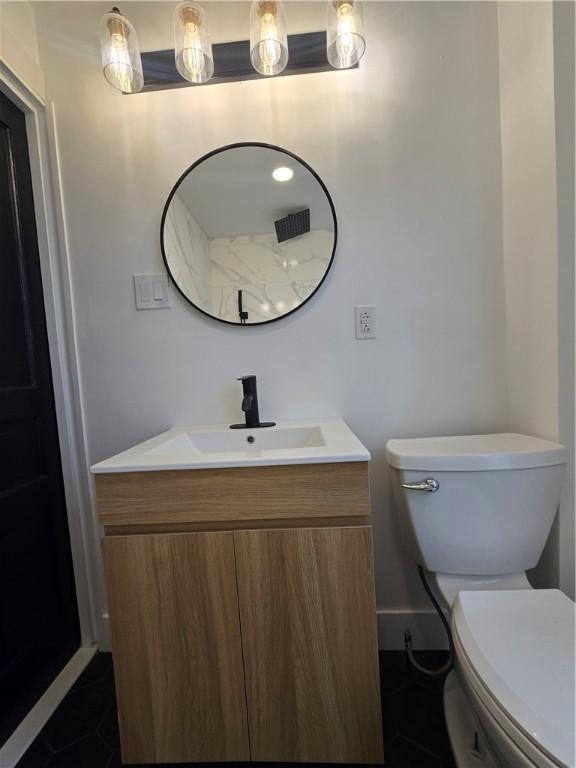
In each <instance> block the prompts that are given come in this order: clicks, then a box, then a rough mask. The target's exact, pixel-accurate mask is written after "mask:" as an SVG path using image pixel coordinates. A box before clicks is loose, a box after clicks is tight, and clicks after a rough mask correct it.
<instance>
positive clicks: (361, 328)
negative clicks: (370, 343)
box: [354, 307, 376, 339]
mask: <svg viewBox="0 0 576 768" xmlns="http://www.w3.org/2000/svg"><path fill="white" fill-rule="evenodd" d="M354 313H355V318H356V338H357V339H375V338H376V319H375V314H376V310H375V308H374V307H354Z"/></svg>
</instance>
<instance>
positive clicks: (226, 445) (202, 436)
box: [91, 419, 370, 473]
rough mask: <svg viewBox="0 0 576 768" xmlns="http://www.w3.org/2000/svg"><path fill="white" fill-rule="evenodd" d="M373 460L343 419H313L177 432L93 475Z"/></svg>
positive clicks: (142, 446) (115, 459) (118, 458)
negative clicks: (256, 427)
mask: <svg viewBox="0 0 576 768" xmlns="http://www.w3.org/2000/svg"><path fill="white" fill-rule="evenodd" d="M369 459H370V454H369V453H368V451H367V450H366V448H365V447H364V446H363V445H362V443H361V442H360V441H359V440H358V438H357V437H356V435H355V434H354V433H353V432H352V431H351V430H350V429H349V427H348V426H347V425H346V424H345V423H344V422H343V421H342V420H341V419H321V420H317V419H309V420H302V421H284V422H279V423H278V424H277V425H276V426H275V427H265V428H261V429H239V430H231V429H229V427H228V426H227V425H226V426H214V427H174V428H173V429H170V430H168V432H163V433H162V434H161V435H158V436H157V437H153V438H152V439H151V440H147V441H146V442H144V443H140V444H139V445H136V446H134V448H130V449H128V450H127V451H124V452H123V453H119V454H118V455H116V456H113V457H112V458H110V459H106V461H101V462H99V463H98V464H94V466H93V467H91V470H92V472H94V473H100V472H145V471H154V470H162V469H215V468H224V467H246V466H253V465H260V466H266V465H274V464H319V463H329V462H343V461H369Z"/></svg>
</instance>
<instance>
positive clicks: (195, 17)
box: [174, 2, 214, 84]
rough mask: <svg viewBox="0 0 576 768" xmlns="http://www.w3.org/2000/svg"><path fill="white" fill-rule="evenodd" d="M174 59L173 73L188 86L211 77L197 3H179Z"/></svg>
mask: <svg viewBox="0 0 576 768" xmlns="http://www.w3.org/2000/svg"><path fill="white" fill-rule="evenodd" d="M174 55H175V58H176V69H177V70H178V72H179V73H180V74H181V75H182V77H183V78H184V79H185V80H188V81H189V82H191V83H197V84H199V83H205V82H207V81H208V80H210V78H211V77H212V75H213V74H214V57H213V55H212V43H211V42H210V40H209V34H208V29H207V25H206V14H205V13H204V11H203V9H202V8H201V7H200V6H199V5H198V4H197V3H190V2H183V3H180V5H178V6H177V8H176V10H175V11H174Z"/></svg>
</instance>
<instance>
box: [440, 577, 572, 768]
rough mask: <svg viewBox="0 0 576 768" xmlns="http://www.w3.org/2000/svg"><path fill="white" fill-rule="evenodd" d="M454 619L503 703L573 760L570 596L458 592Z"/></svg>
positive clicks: (553, 752) (532, 732)
mask: <svg viewBox="0 0 576 768" xmlns="http://www.w3.org/2000/svg"><path fill="white" fill-rule="evenodd" d="M452 621H453V627H454V630H455V632H456V633H457V635H458V639H459V640H460V643H461V644H462V647H463V649H464V651H465V653H466V656H467V660H468V661H469V663H470V664H471V665H472V667H473V668H474V670H475V671H476V673H477V675H478V677H479V678H480V680H481V681H482V683H483V685H484V686H485V688H486V690H487V692H488V693H489V695H490V696H491V697H492V699H494V700H495V701H496V703H497V704H498V705H499V707H500V709H501V710H503V711H504V712H505V713H506V715H507V716H508V717H509V718H510V719H511V720H512V721H514V723H515V724H516V726H517V727H519V728H520V729H521V730H522V731H523V732H524V733H525V735H527V736H528V737H529V738H530V739H531V740H532V741H533V742H535V743H536V744H537V745H538V746H539V748H540V749H542V750H544V751H545V752H547V753H548V754H549V755H550V756H551V757H552V758H553V759H554V760H556V761H557V762H559V763H560V764H561V765H565V766H574V764H575V756H574V749H575V747H574V729H575V722H574V717H575V708H574V673H575V670H574V639H575V638H574V631H575V630H574V621H575V606H574V603H573V602H572V600H570V599H569V598H568V597H566V595H564V594H563V593H562V592H560V591H559V590H557V589H542V590H510V591H508V590H504V591H494V592H490V591H486V592H460V593H459V595H458V598H457V600H456V603H455V605H454V613H453V619H452Z"/></svg>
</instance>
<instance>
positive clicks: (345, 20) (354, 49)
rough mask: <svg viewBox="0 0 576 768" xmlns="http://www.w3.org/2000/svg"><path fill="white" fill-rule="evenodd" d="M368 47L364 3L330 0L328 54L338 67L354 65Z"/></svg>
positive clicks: (346, 67) (327, 34) (327, 31)
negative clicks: (364, 30)
mask: <svg viewBox="0 0 576 768" xmlns="http://www.w3.org/2000/svg"><path fill="white" fill-rule="evenodd" d="M365 49H366V42H365V40H364V32H363V19H362V5H361V3H360V2H358V0H330V1H329V3H328V27H327V30H326V54H327V56H328V61H329V62H330V64H331V65H332V66H333V67H336V68H337V69H349V68H350V67H354V66H355V65H356V64H358V62H359V61H360V59H361V58H362V56H363V55H364V51H365Z"/></svg>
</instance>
